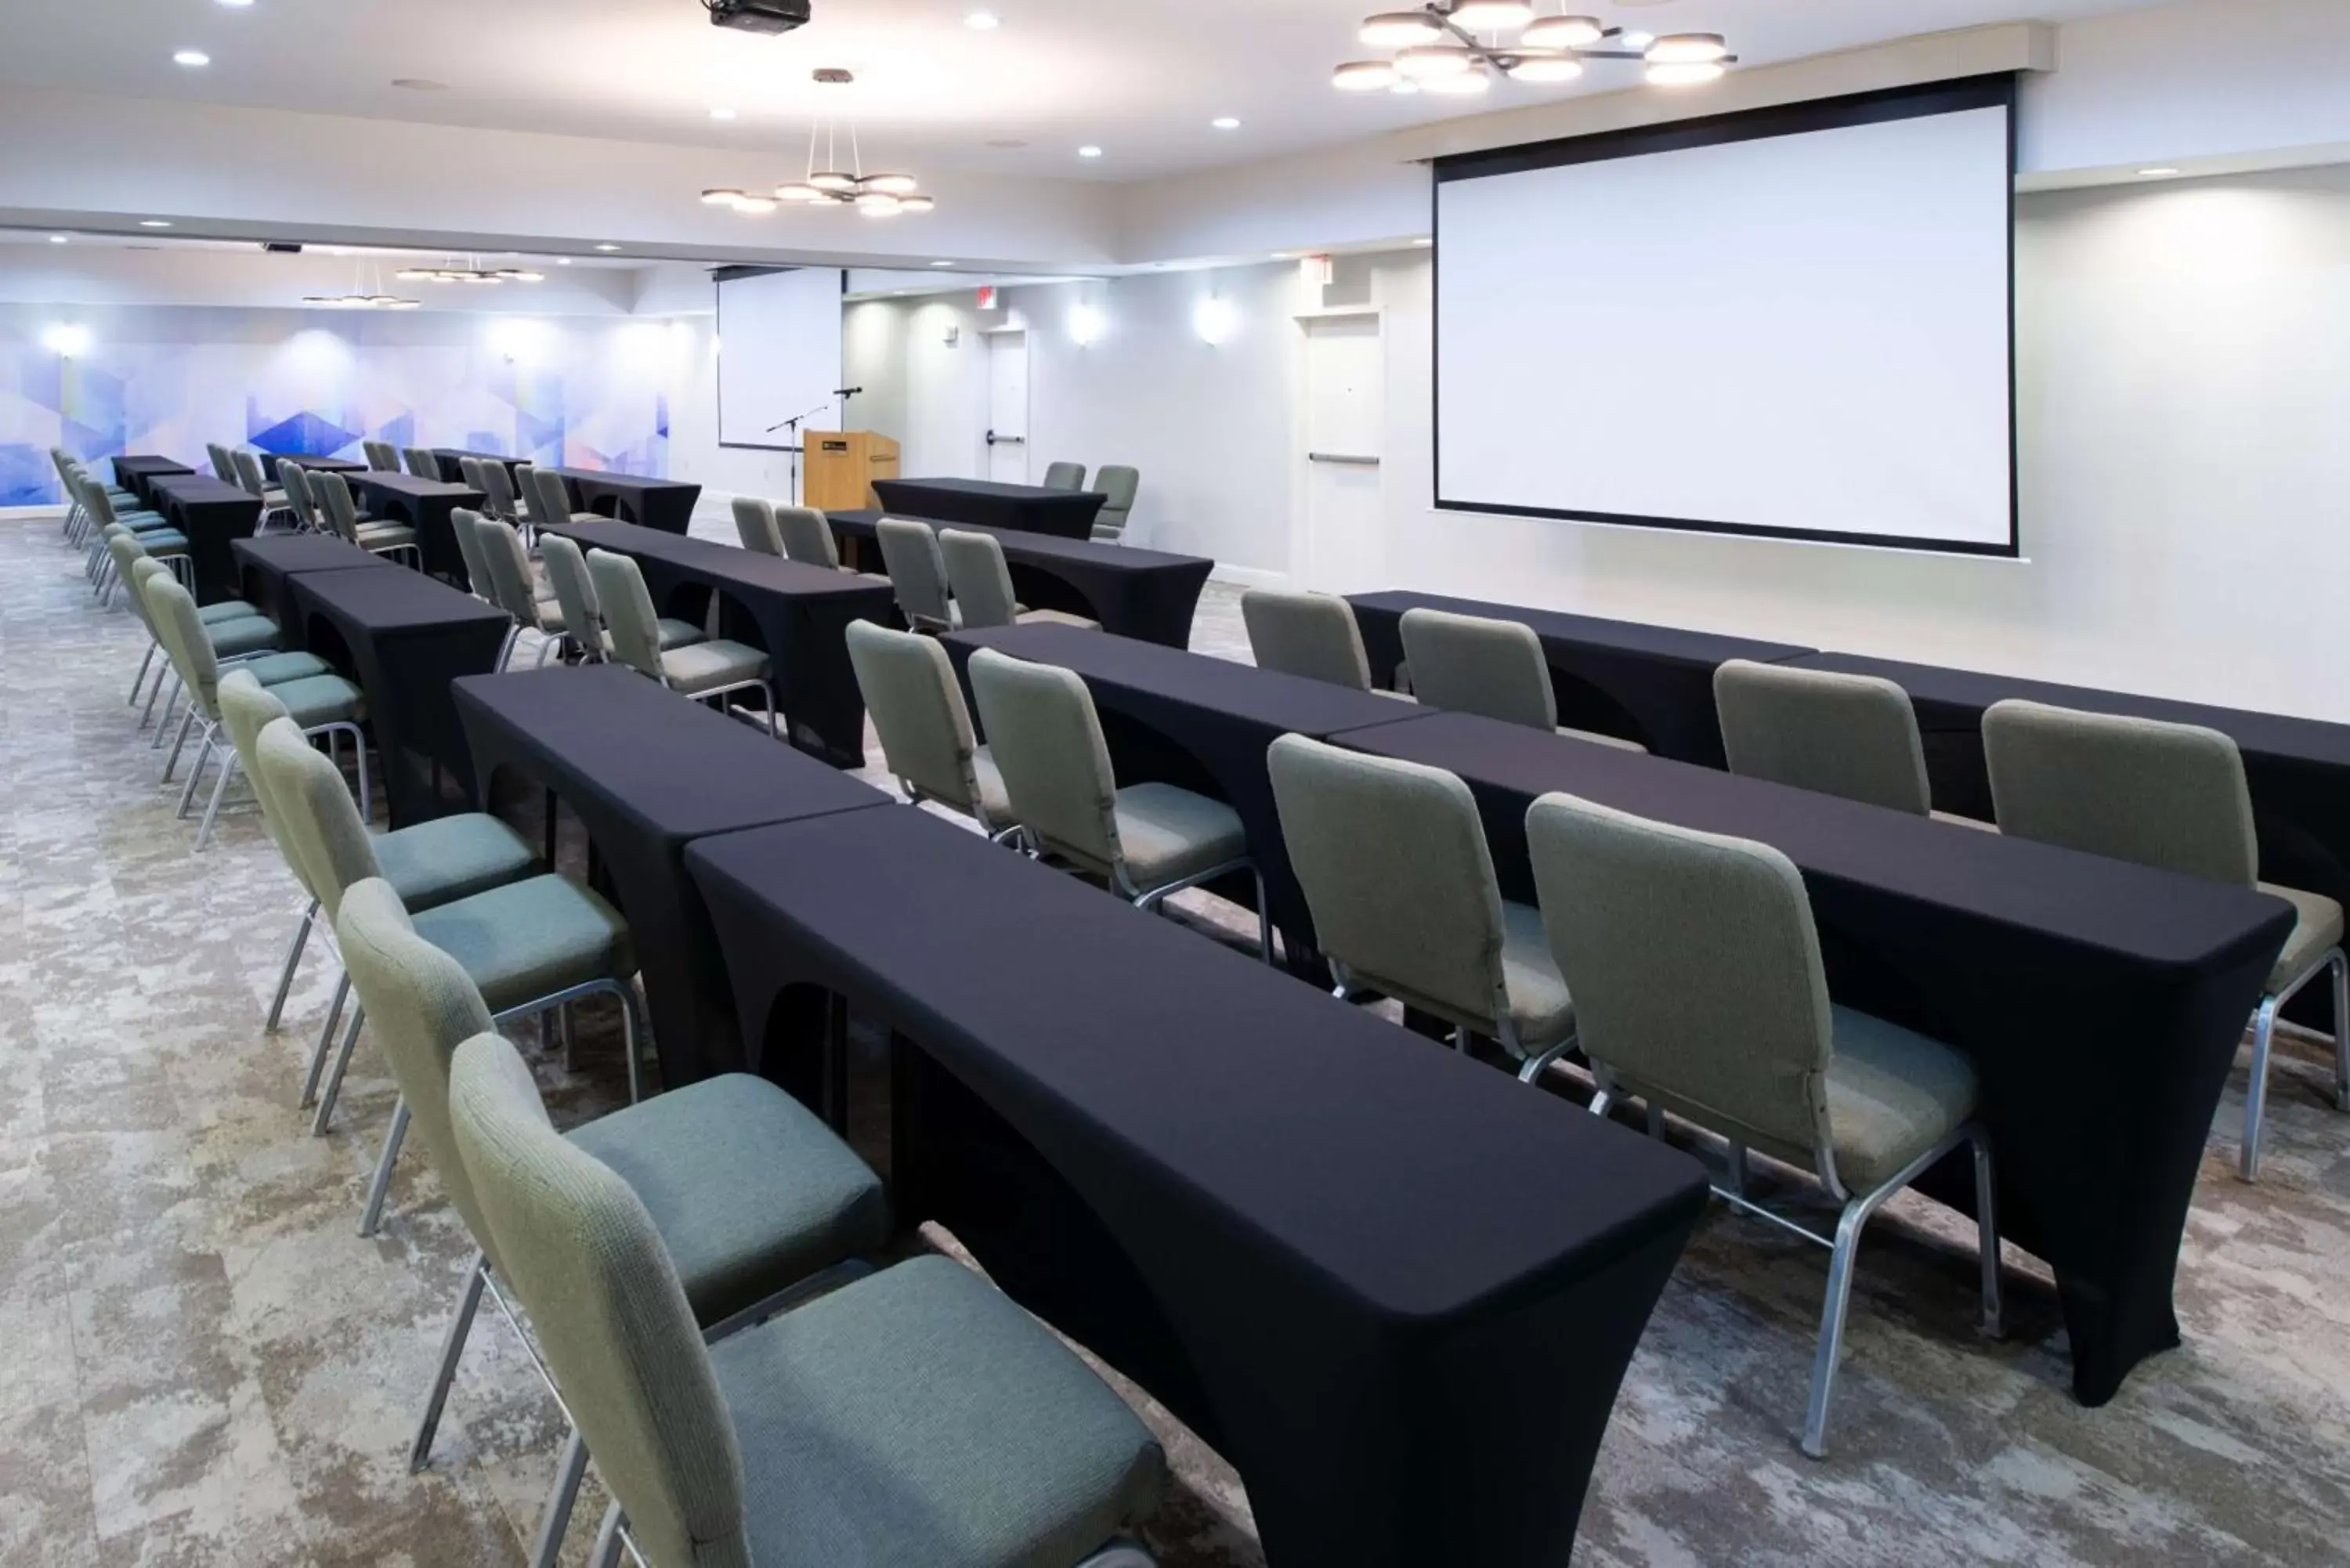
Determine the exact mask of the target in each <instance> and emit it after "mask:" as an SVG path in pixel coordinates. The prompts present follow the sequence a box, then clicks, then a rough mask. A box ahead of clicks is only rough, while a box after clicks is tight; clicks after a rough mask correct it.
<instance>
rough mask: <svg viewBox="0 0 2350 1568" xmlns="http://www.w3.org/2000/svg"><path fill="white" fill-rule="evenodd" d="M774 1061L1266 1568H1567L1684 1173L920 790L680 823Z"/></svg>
mask: <svg viewBox="0 0 2350 1568" xmlns="http://www.w3.org/2000/svg"><path fill="white" fill-rule="evenodd" d="M685 859H686V865H687V867H688V868H689V870H690V871H691V874H692V876H693V877H694V879H695V881H696V882H697V883H699V884H700V886H701V888H702V892H703V894H704V896H705V897H706V898H707V899H708V901H709V907H710V912H711V915H712V919H713V920H714V921H715V923H716V926H717V929H718V932H719V936H720V940H721V941H722V943H723V947H724V950H725V955H726V965H727V969H728V971H729V972H730V973H731V974H732V975H733V981H734V994H735V999H736V1004H737V1007H738V1009H739V1012H740V1014H741V1016H742V1019H743V1026H744V1033H745V1035H746V1037H747V1038H748V1039H749V1041H750V1042H751V1044H752V1047H753V1051H754V1057H755V1058H756V1059H757V1065H758V1066H759V1068H760V1069H762V1070H764V1071H765V1072H766V1073H767V1074H768V1075H770V1076H772V1077H775V1078H776V1079H777V1080H778V1081H785V1082H789V1081H791V1080H794V1079H799V1080H805V1079H806V1077H807V1076H808V1073H807V1071H806V1062H805V1060H804V1058H806V1056H808V1055H811V1054H825V1047H826V1044H827V1042H826V1040H825V1039H824V1036H825V1034H826V1033H827V1031H826V1027H825V1024H824V1023H823V1019H824V1017H825V1016H826V1015H827V1013H828V1012H830V1009H829V1007H828V1006H827V1002H829V1000H830V999H832V998H846V1000H847V1006H848V1007H849V1008H850V1009H852V1010H854V1011H855V1012H857V1013H858V1016H860V1017H870V1018H873V1019H875V1020H877V1021H879V1022H881V1023H886V1024H887V1025H888V1026H889V1028H890V1030H891V1031H892V1032H893V1034H894V1036H895V1041H894V1044H895V1056H896V1061H895V1064H894V1066H895V1071H894V1072H893V1075H892V1105H891V1121H892V1127H893V1128H894V1130H893V1132H892V1135H891V1143H890V1165H891V1171H890V1176H891V1198H892V1204H893V1207H894V1210H895V1212H896V1214H897V1217H898V1219H899V1222H900V1223H901V1224H904V1225H908V1226H911V1225H913V1224H915V1223H918V1222H920V1221H924V1220H937V1221H939V1222H940V1223H941V1224H943V1225H945V1226H946V1227H947V1228H948V1229H949V1230H950V1231H953V1232H954V1234H955V1235H956V1237H957V1238H958V1239H959V1240H960V1241H962V1242H963V1243H964V1244H965V1245H967V1246H968V1247H970V1248H971V1250H972V1252H973V1254H974V1255H975V1256H976V1257H977V1258H978V1260H979V1261H980V1262H981V1263H982V1264H983V1265H984V1266H985V1267H986V1268H987V1269H988V1271H989V1272H990V1273H991V1275H992V1276H993V1278H994V1279H995V1280H996V1282H998V1283H1000V1284H1001V1285H1003V1288H1004V1289H1005V1290H1007V1291H1008V1292H1009V1293H1011V1294H1012V1295H1013V1296H1014V1299H1016V1300H1018V1301H1020V1302H1022V1303H1024V1305H1026V1306H1028V1307H1029V1308H1030V1309H1031V1310H1033V1311H1035V1312H1036V1313H1038V1314H1040V1315H1042V1316H1043V1317H1045V1319H1046V1320H1048V1321H1049V1322H1051V1323H1053V1324H1055V1325H1056V1326H1058V1327H1059V1328H1061V1329H1062V1330H1063V1331H1065V1332H1066V1333H1067V1334H1070V1335H1071V1336H1072V1337H1074V1338H1076V1340H1078V1341H1079V1342H1080V1343H1082V1344H1084V1345H1087V1347H1088V1348H1090V1349H1092V1350H1093V1351H1095V1352H1096V1353H1097V1354H1098V1355H1101V1356H1102V1357H1103V1358H1104V1359H1105V1360H1107V1362H1109V1363H1110V1365H1112V1366H1116V1367H1118V1369H1119V1370H1120V1371H1121V1372H1124V1373H1125V1374H1127V1375H1128V1376H1131V1377H1132V1378H1134V1379H1135V1380H1136V1381H1137V1382H1139V1383H1140V1384H1141V1385H1142V1386H1144V1387H1146V1388H1148V1389H1149V1390H1150V1391H1151V1393H1152V1394H1154V1395H1155V1396H1157V1397H1159V1399H1160V1400H1162V1401H1163V1402H1164V1403H1165V1404H1166V1405H1167V1406H1168V1407H1170V1409H1172V1410H1174V1411H1175V1413H1176V1414H1177V1415H1178V1416H1180V1417H1181V1418H1182V1419H1184V1420H1185V1421H1186V1422H1188V1423H1189V1424H1190V1425H1191V1427H1192V1428H1194V1429H1195V1430H1197V1431H1199V1432H1200V1433H1201V1436H1203V1437H1204V1438H1207V1440H1208V1441H1209V1442H1211V1443H1212V1444H1213V1445H1214V1446H1215V1447H1216V1448H1217V1449H1218V1450H1219V1451H1220V1452H1221V1453H1222V1454H1223V1455H1224V1456H1225V1457H1226V1458H1227V1459H1231V1460H1232V1463H1233V1464H1234V1465H1235V1466H1236V1467H1237V1468H1238V1469H1239V1471H1240V1474H1241V1478H1242V1480H1243V1481H1244V1482H1245V1483H1246V1484H1247V1487H1248V1493H1249V1501H1250V1505H1251V1507H1252V1510H1253V1513H1254V1515H1255V1520H1256V1524H1257V1527H1258V1531H1259V1533H1260V1535H1261V1537H1262V1539H1263V1543H1264V1548H1265V1555H1266V1558H1267V1560H1268V1561H1269V1562H1270V1563H1273V1564H1274V1565H1275V1568H1306V1565H1310V1564H1325V1563H1327V1564H1339V1563H1344V1564H1346V1565H1347V1568H1385V1565H1392V1568H1406V1565H1409V1568H1427V1565H1430V1564H1434V1563H1475V1564H1478V1565H1479V1568H1518V1565H1523V1568H1534V1565H1536V1564H1540V1565H1542V1568H1555V1565H1556V1564H1559V1563H1565V1562H1566V1561H1567V1558H1568V1554H1569V1552H1570V1551H1571V1550H1572V1547H1573V1544H1574V1539H1575V1524H1576V1521H1577V1518H1578V1515H1579V1513H1580V1511H1581V1509H1582V1506H1583V1500H1584V1493H1585V1489H1586V1484H1587V1481H1588V1479H1589V1476H1590V1471H1591V1464H1592V1459H1593V1457H1594V1455H1595V1454H1596V1451H1597V1449H1598V1445H1599V1441H1600V1438H1601V1435H1602V1433H1603V1432H1604V1431H1605V1429H1606V1427H1607V1417H1608V1412H1609V1409H1610V1407H1612V1406H1613V1404H1614V1402H1615V1397H1616V1392H1617V1386H1618V1385H1619V1383H1620V1381H1621V1379H1622V1376H1623V1372H1624V1368H1625V1366H1626V1364H1627V1362H1628V1360H1629V1359H1630V1356H1631V1354H1632V1351H1633V1348H1634V1346H1635V1345H1637V1344H1638V1340H1639V1336H1640V1334H1641V1330H1642V1328H1643V1326H1644V1325H1645V1324H1646V1323H1647V1321H1648V1315H1649V1313H1650V1312H1651V1310H1652V1309H1653V1308H1654V1306H1655V1304H1656V1301H1657V1298H1658V1296H1659V1293H1660V1292H1661V1290H1662V1288H1663V1285H1664V1282H1665V1280H1666V1278H1667V1277H1668V1275H1669V1272H1670V1271H1671V1269H1672V1267H1673V1264H1674V1262H1675V1261H1676V1260H1677V1259H1678V1258H1679V1254H1680V1251H1681V1249H1682V1247H1683V1245H1684V1244H1685V1242H1686V1241H1687V1239H1688V1237H1689V1235H1690V1231H1691V1230H1692V1229H1693V1228H1694V1226H1695V1223H1696V1221H1697V1220H1698V1217H1699V1216H1700V1213H1701V1211H1702V1208H1703V1203H1704V1182H1703V1177H1702V1175H1701V1173H1700V1169H1699V1168H1698V1166H1697V1164H1696V1162H1695V1161H1693V1160H1692V1159H1690V1158H1689V1157H1688V1156H1686V1155H1684V1154H1681V1153H1679V1152H1677V1151H1675V1150H1672V1149H1669V1148H1668V1147H1664V1146H1662V1145H1660V1144H1654V1143H1651V1142H1649V1141H1648V1140H1647V1139H1645V1138H1642V1137H1638V1136H1637V1135H1634V1134H1632V1133H1630V1132H1628V1131H1627V1130H1626V1129H1624V1128H1621V1127H1612V1126H1610V1125H1608V1124H1607V1123H1604V1122H1601V1121H1599V1120H1598V1119H1596V1118H1595V1117H1592V1116H1588V1115H1586V1114H1585V1113H1584V1112H1582V1111H1580V1110H1578V1109H1576V1108H1575V1106H1572V1105H1570V1104H1567V1103H1565V1102H1563V1101H1561V1100H1559V1099H1557V1098H1555V1097H1554V1096H1548V1095H1544V1094H1542V1093H1540V1092H1538V1091H1534V1090H1530V1089H1528V1088H1526V1087H1524V1086H1523V1085H1520V1084H1517V1083H1515V1082H1513V1080H1512V1079H1511V1078H1510V1076H1509V1075H1507V1074H1503V1073H1496V1072H1494V1071H1492V1070H1491V1069H1489V1068H1485V1067H1482V1066H1480V1065H1477V1064H1473V1063H1471V1062H1469V1061H1466V1060H1464V1059H1462V1058H1460V1057H1458V1056H1455V1055H1453V1054H1451V1053H1449V1052H1446V1051H1445V1050H1443V1049H1442V1048H1441V1047H1439V1046H1434V1045H1431V1044H1430V1043H1429V1042H1427V1041H1425V1040H1422V1039H1420V1038H1419V1037H1418V1036H1415V1035H1412V1034H1410V1033H1407V1032H1405V1031H1403V1030H1401V1029H1399V1028H1396V1027H1395V1026H1393V1025H1392V1024H1389V1023H1384V1022H1382V1021H1381V1020H1379V1019H1378V1018H1376V1017H1374V1016H1372V1015H1370V1014H1368V1013H1367V1012H1362V1011H1361V1010H1359V1009H1357V1008H1353V1007H1349V1006H1347V1005H1346V1004H1345V1003H1343V1002H1336V1001H1334V1000H1332V999H1331V998H1330V997H1328V996H1326V995H1323V994H1320V993H1317V992H1315V991H1314V990H1312V989H1310V988H1308V987H1306V986H1303V985H1300V984H1298V983H1297V982H1296V981H1293V980H1290V979H1287V978H1285V977H1284V976H1281V975H1278V974H1275V973H1273V972H1272V971H1268V970H1266V969H1265V968H1264V967H1263V965H1261V964H1258V963H1256V962H1255V961H1253V960H1251V959H1249V958H1246V957H1244V956H1242V955H1240V954H1237V953H1234V952H1232V951H1231V950H1227V949H1225V948H1223V947H1222V946H1220V945H1219V944H1217V943H1215V942H1212V941H1208V940H1202V939H1201V937H1199V936H1198V935H1197V934H1195V933H1193V932H1190V931H1186V930H1184V929H1182V928H1180V926H1178V925H1176V924H1174V923H1173V922H1171V921H1168V920H1164V919H1159V918H1157V917H1154V916H1151V915H1147V914H1144V913H1142V912H1141V911H1139V910H1137V909H1129V908H1125V907H1121V906H1120V905H1119V904H1118V903H1117V902H1116V901H1115V900H1113V899H1111V898H1109V897H1108V896H1107V894H1104V893H1102V892H1101V891H1099V890H1098V889H1097V888H1091V887H1088V886H1087V885H1086V884H1084V883H1082V882H1080V881H1078V880H1077V879H1076V878H1074V877H1067V876H1065V875H1063V874H1061V873H1058V872H1055V871H1053V870H1050V869H1048V868H1046V867H1043V866H1040V865H1038V864H1036V863H1035V862H1033V861H1030V860H1027V859H1025V858H1024V857H1021V856H1018V855H1015V854H1013V853H1011V852H1008V851H1006V850H1003V849H1001V848H997V847H995V846H991V845H989V844H988V843H987V842H986V841H985V840H984V839H983V838H981V837H980V836H978V835H976V834H973V833H970V832H968V831H965V830H964V829H962V828H960V827H958V826H953V825H951V824H949V823H946V822H943V821H941V820H939V819H938V818H936V817H932V816H930V815H927V814H925V813H921V812H917V811H910V810H903V809H899V810H890V811H863V812H854V813H849V814H845V815H838V816H834V817H829V818H827V819H825V820H823V821H819V822H808V823H799V824H795V825H791V826H782V827H769V828H760V829H756V830H754V831H752V832H749V833H740V834H731V835H727V836H721V837H713V838H703V839H700V840H697V841H696V842H695V843H693V844H692V845H691V846H689V847H688V848H687V850H686V855H685Z"/></svg>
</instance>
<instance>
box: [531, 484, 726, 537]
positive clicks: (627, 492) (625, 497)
mask: <svg viewBox="0 0 2350 1568" xmlns="http://www.w3.org/2000/svg"><path fill="white" fill-rule="evenodd" d="M542 472H554V473H559V474H561V475H562V476H563V487H564V489H565V490H567V491H568V492H569V493H570V495H571V506H572V510H574V511H576V512H598V513H601V514H604V515H605V516H607V517H614V518H618V519H619V521H621V522H623V523H634V524H637V525H638V526H639V527H640V528H654V529H658V530H660V532H661V533H664V534H677V535H683V534H685V533H686V532H687V531H688V530H690V529H691V527H692V526H693V507H694V503H696V502H698V501H700V500H701V499H702V486H700V485H699V484H687V483H682V482H681V481H679V480H674V479H644V478H640V477H639V476H638V475H636V474H633V473H599V472H592V471H590V470H587V469H584V468H557V469H553V470H543V471H542Z"/></svg>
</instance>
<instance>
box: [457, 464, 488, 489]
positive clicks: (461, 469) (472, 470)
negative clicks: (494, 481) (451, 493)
mask: <svg viewBox="0 0 2350 1568" xmlns="http://www.w3.org/2000/svg"><path fill="white" fill-rule="evenodd" d="M457 477H458V478H460V479H462V480H463V481H464V482H465V488H466V489H468V490H479V491H482V492H483V493H484V495H486V494H487V486H485V485H484V484H483V483H482V460H481V459H480V458H478V457H461V458H459V459H458V460H457Z"/></svg>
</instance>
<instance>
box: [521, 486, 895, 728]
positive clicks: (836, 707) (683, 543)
mask: <svg viewBox="0 0 2350 1568" xmlns="http://www.w3.org/2000/svg"><path fill="white" fill-rule="evenodd" d="M548 532H550V533H555V534H560V535H563V536H565V537H566V538H567V539H569V540H571V541H572V542H573V543H574V544H577V545H578V546H579V547H580V548H581V549H582V550H610V551H613V552H615V553H616V554H619V555H623V556H629V557H630V558H632V559H633V560H635V562H636V563H637V566H638V567H639V570H641V571H642V572H643V573H644V576H645V587H646V589H647V591H648V592H650V594H651V595H652V600H653V607H654V608H655V609H656V610H657V611H659V612H660V614H662V615H664V616H675V617H677V618H680V619H682V620H690V621H692V622H693V623H694V624H696V625H697V626H699V625H702V624H703V623H704V618H705V617H706V616H707V615H708V613H709V607H710V600H711V599H712V597H713V596H714V597H716V598H717V599H718V601H719V632H720V635H722V636H724V637H728V638H732V639H734V640H736V641H740V642H750V643H755V644H757V645H758V646H760V647H762V648H764V649H766V650H767V653H768V655H769V659H770V662H771V665H772V670H771V673H770V675H769V680H771V681H772V682H773V683H774V685H775V697H776V700H777V701H779V702H781V703H782V704H783V709H784V717H785V719H786V720H788V721H789V724H790V728H789V731H788V733H789V734H790V736H791V738H792V743H793V744H795V745H796V746H799V747H801V748H803V749H804V750H806V751H808V752H811V753H814V754H816V755H817V756H819V757H822V758H823V759H824V760H825V761H827V762H828V763H833V764H834V765H835V766H837V767H844V768H861V767H863V766H864V765H865V698H864V694H863V693H862V692H861V691H859V690H858V685H857V671H856V670H854V669H853V668H851V666H850V665H849V662H848V643H847V629H848V623H849V622H851V621H855V620H871V621H879V622H881V623H883V624H884V625H892V626H894V625H897V624H899V621H898V612H897V608H896V605H897V597H896V595H895V594H894V593H893V592H892V590H891V589H890V587H889V584H888V583H887V582H880V581H876V580H874V579H872V578H870V577H859V576H852V575H850V574H848V573H847V572H835V571H830V570H827V568H825V567H823V566H806V565H804V564H802V563H800V562H797V561H785V560H780V559H778V558H777V557H775V556H763V555H759V554H757V553H755V552H754V551H750V550H745V549H743V548H741V547H740V546H739V545H717V544H712V543H711V542H710V541H708V540H706V539H688V538H681V537H680V536H678V535H674V534H664V533H661V532H660V531H658V530H656V529H651V528H643V527H639V526H637V525H635V524H629V523H570V524H563V525H561V526H559V527H556V528H552V529H550V530H548Z"/></svg>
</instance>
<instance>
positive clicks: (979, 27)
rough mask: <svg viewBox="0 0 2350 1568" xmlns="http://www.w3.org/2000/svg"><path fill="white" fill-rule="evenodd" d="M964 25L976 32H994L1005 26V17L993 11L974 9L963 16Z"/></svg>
mask: <svg viewBox="0 0 2350 1568" xmlns="http://www.w3.org/2000/svg"><path fill="white" fill-rule="evenodd" d="M962 25H963V26H966V27H969V28H970V29H971V30H972V32H974V33H993V31H995V29H997V28H998V27H1001V26H1003V17H1001V16H997V15H996V14H995V13H994V12H993V11H973V12H971V13H970V14H968V15H967V16H964V17H963V19H962Z"/></svg>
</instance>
